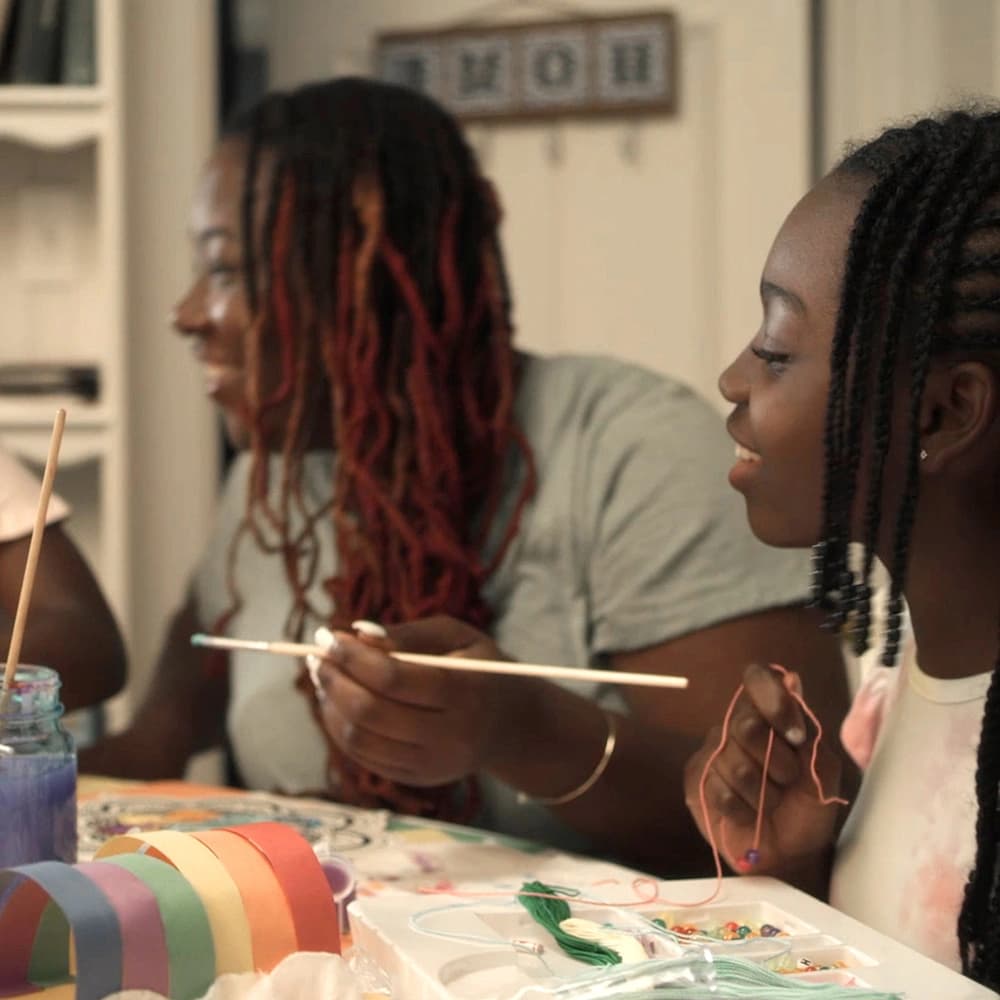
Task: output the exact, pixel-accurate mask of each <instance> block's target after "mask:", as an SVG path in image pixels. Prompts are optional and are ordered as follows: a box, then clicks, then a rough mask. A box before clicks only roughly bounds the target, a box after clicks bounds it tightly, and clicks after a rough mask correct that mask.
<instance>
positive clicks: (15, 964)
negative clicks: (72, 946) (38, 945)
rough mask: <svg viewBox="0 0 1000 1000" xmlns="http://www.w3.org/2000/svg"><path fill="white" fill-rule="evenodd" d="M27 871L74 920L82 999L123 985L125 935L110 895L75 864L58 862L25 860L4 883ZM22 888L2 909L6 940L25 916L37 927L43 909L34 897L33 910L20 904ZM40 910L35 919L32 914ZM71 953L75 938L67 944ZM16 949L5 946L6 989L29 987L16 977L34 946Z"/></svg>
mask: <svg viewBox="0 0 1000 1000" xmlns="http://www.w3.org/2000/svg"><path fill="white" fill-rule="evenodd" d="M17 876H21V877H23V878H27V879H30V880H31V881H33V882H35V883H36V884H37V885H39V886H41V888H42V889H44V890H45V892H46V893H48V895H49V896H50V897H51V899H52V900H53V902H55V903H56V905H57V906H59V908H60V909H61V910H62V911H63V913H64V914H65V915H66V919H67V920H68V921H69V928H70V929H71V930H72V934H73V938H74V939H75V942H76V948H77V970H76V995H77V1000H100V998H101V997H105V996H107V995H108V994H109V993H114V992H116V991H117V990H119V989H121V970H122V936H121V928H120V926H119V923H118V916H117V914H116V913H115V910H114V907H113V906H112V905H111V903H110V902H108V898H107V896H105V895H104V893H103V892H102V891H101V890H100V889H99V888H98V887H97V886H96V885H94V883H93V882H91V881H90V880H89V879H88V878H87V877H86V876H85V875H83V874H81V873H80V872H79V871H78V870H77V869H76V868H75V867H74V866H72V865H67V864H63V863H61V862H58V861H39V862H37V863H35V864H30V865H21V866H20V867H17V868H11V869H8V870H7V871H6V872H2V873H0V883H5V882H6V880H8V879H11V878H16V877H17ZM22 898H23V896H22V893H21V892H18V891H15V892H14V893H13V894H12V895H11V896H10V897H9V898H8V899H7V900H6V905H5V906H4V908H3V911H2V912H0V941H5V942H6V941H7V940H8V937H7V935H8V933H10V934H11V935H12V936H13V934H14V928H15V927H17V925H18V924H20V923H22V921H24V920H25V919H30V920H31V933H32V938H33V937H34V934H35V930H36V928H37V926H38V921H39V919H40V917H41V914H40V913H38V912H37V911H36V910H35V907H36V905H37V904H32V903H31V901H30V898H29V901H28V904H27V911H28V912H26V911H25V909H24V908H22V906H21V905H20V902H19V901H20V900H21V899H22ZM32 912H34V919H31V913H32ZM63 946H64V947H65V949H66V952H67V954H68V952H69V941H68V940H66V941H65V942H64V943H63ZM10 951H13V949H8V948H6V947H4V948H0V988H5V989H6V988H8V987H9V988H10V989H11V990H13V989H18V988H20V989H21V990H22V991H23V989H24V985H25V984H24V983H23V982H17V980H16V979H14V978H13V977H14V976H16V975H17V974H18V972H19V971H21V974H22V975H23V974H24V973H26V972H27V969H26V968H25V966H26V963H27V961H28V960H29V959H30V955H31V948H30V946H29V948H28V949H26V955H25V954H22V955H12V956H9V964H8V953H9V952H10Z"/></svg>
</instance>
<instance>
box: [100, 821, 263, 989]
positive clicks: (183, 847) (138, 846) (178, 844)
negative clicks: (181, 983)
mask: <svg viewBox="0 0 1000 1000" xmlns="http://www.w3.org/2000/svg"><path fill="white" fill-rule="evenodd" d="M145 848H153V849H154V850H155V851H156V853H157V854H159V855H160V856H161V857H162V858H164V859H165V860H166V861H169V862H170V864H172V865H173V866H174V867H175V868H176V869H177V870H178V871H179V872H180V873H181V874H182V875H183V876H184V877H185V878H186V879H187V880H188V881H189V882H190V883H191V886H192V888H193V889H194V891H195V892H196V893H198V895H199V896H200V897H201V901H202V903H204V904H205V912H206V913H207V914H208V921H209V923H210V924H211V926H212V939H213V940H214V942H215V973H216V975H217V976H221V975H224V974H225V973H227V972H247V971H249V970H251V969H253V945H252V943H251V939H250V925H249V924H248V923H247V915H246V912H245V911H244V909H243V898H242V897H241V896H240V891H239V889H238V888H237V887H236V883H235V882H234V881H233V879H232V876H231V875H230V874H229V872H228V871H227V870H226V867H225V865H223V864H222V862H221V861H219V859H218V858H217V857H216V856H215V855H214V854H213V853H212V852H211V851H210V850H209V849H208V848H207V847H206V846H205V845H204V844H203V843H201V841H199V840H197V839H195V838H194V837H192V836H190V834H186V833H181V832H180V831H179V830H156V831H154V832H152V833H136V834H126V835H124V836H121V837H113V838H112V839H111V840H109V841H108V842H107V843H106V844H105V845H104V846H103V847H102V848H101V849H100V850H99V851H98V852H97V857H98V858H105V857H108V856H109V855H111V854H122V853H128V852H131V851H139V852H142V851H143V850H144V849H145Z"/></svg>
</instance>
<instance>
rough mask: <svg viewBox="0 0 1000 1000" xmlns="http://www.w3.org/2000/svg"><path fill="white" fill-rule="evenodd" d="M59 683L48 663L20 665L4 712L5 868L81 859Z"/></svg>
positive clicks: (1, 824) (0, 805)
mask: <svg viewBox="0 0 1000 1000" xmlns="http://www.w3.org/2000/svg"><path fill="white" fill-rule="evenodd" d="M2 675H3V667H2V665H0V678H2ZM60 686H61V682H60V680H59V675H58V674H57V673H56V672H55V671H54V670H51V669H49V668H48V667H37V666H29V665H24V666H19V667H18V668H17V670H16V671H15V673H14V680H13V683H12V685H11V696H10V698H9V700H8V702H7V705H6V708H5V710H4V711H3V713H2V714H0V867H2V868H9V867H12V866H14V865H24V864H29V863H31V862H34V861H65V862H68V863H73V862H75V861H76V750H75V749H74V747H73V740H72V738H71V737H70V735H69V733H67V732H66V730H65V729H64V728H63V725H62V721H61V719H62V714H63V706H62V702H61V701H60V700H59V688H60Z"/></svg>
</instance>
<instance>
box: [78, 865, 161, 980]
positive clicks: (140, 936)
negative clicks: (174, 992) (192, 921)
mask: <svg viewBox="0 0 1000 1000" xmlns="http://www.w3.org/2000/svg"><path fill="white" fill-rule="evenodd" d="M76 867H77V868H78V869H79V871H81V872H82V873H83V874H84V875H86V876H87V878H89V879H90V880H91V881H92V882H93V883H94V884H95V885H96V886H97V887H98V888H99V889H101V891H102V892H103V893H104V895H105V896H107V897H108V900H109V901H110V903H111V905H112V906H113V907H114V908H115V910H116V912H117V913H118V922H119V923H120V925H121V929H122V988H123V989H126V990H130V989H134V990H138V989H146V990H155V991H156V992H158V993H164V994H166V993H168V992H169V990H170V958H169V956H168V954H167V936H166V931H165V930H164V927H163V918H162V917H161V916H160V906H159V903H158V902H157V899H156V895H155V894H154V893H153V891H152V890H151V889H150V888H149V886H147V885H146V883H145V882H143V881H142V879H140V878H139V877H138V876H136V875H135V874H133V873H132V872H130V871H129V870H128V869H127V868H122V867H121V866H120V865H109V864H107V862H104V863H102V862H97V861H87V862H81V863H80V864H78V865H77V866H76Z"/></svg>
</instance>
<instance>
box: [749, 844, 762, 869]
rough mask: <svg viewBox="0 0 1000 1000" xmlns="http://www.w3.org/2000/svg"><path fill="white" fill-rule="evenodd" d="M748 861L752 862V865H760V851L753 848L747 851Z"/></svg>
mask: <svg viewBox="0 0 1000 1000" xmlns="http://www.w3.org/2000/svg"><path fill="white" fill-rule="evenodd" d="M746 859H747V861H749V862H750V864H751V865H759V864H760V851H758V850H757V849H756V848H755V847H751V848H750V850H749V851H747V853H746Z"/></svg>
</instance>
